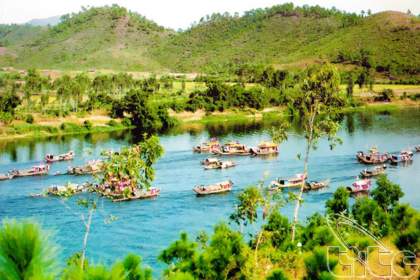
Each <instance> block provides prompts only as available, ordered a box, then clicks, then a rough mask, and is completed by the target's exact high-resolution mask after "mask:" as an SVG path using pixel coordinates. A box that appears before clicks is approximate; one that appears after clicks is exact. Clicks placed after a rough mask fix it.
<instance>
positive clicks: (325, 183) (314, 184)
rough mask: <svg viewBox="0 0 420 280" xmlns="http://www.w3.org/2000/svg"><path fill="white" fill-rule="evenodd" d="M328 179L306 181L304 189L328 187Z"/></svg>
mask: <svg viewBox="0 0 420 280" xmlns="http://www.w3.org/2000/svg"><path fill="white" fill-rule="evenodd" d="M329 184H330V180H324V181H311V182H307V183H306V184H305V187H304V189H303V190H304V191H316V190H320V189H323V188H326V187H328V185H329Z"/></svg>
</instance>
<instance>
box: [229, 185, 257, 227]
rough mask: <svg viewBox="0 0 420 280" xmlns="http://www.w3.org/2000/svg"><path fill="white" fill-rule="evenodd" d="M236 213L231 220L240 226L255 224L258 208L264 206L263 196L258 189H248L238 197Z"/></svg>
mask: <svg viewBox="0 0 420 280" xmlns="http://www.w3.org/2000/svg"><path fill="white" fill-rule="evenodd" d="M238 200H239V202H238V205H237V207H236V211H235V212H234V213H233V214H232V215H231V216H230V219H231V220H232V221H234V222H236V223H237V224H238V225H239V224H241V223H244V224H245V225H246V224H247V223H250V224H252V223H254V222H255V221H256V220H257V218H258V212H257V210H258V208H259V207H260V206H261V205H262V204H263V196H262V195H261V192H260V190H259V189H258V188H257V187H248V188H246V189H245V190H244V191H243V192H241V193H240V194H239V196H238Z"/></svg>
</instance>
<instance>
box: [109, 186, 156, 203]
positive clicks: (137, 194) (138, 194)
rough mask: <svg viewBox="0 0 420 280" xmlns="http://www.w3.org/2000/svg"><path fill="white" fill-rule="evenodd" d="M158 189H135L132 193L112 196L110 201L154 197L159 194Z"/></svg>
mask: <svg viewBox="0 0 420 280" xmlns="http://www.w3.org/2000/svg"><path fill="white" fill-rule="evenodd" d="M159 194H160V189H158V188H150V189H149V190H135V191H134V195H131V196H128V197H122V198H114V199H113V200H112V202H123V201H130V200H137V199H147V198H154V197H157V196H159Z"/></svg>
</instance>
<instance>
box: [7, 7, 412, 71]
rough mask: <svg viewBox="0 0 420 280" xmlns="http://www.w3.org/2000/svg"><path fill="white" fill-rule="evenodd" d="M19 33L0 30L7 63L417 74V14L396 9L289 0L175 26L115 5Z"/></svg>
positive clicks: (155, 69) (61, 66)
mask: <svg viewBox="0 0 420 280" xmlns="http://www.w3.org/2000/svg"><path fill="white" fill-rule="evenodd" d="M22 28H23V27H22ZM25 28H30V27H27V26H26V27H25ZM32 28H35V27H32ZM17 30H19V28H17ZM34 30H35V29H34ZM40 30H41V31H40ZM14 32H17V31H16V30H15V31H11V32H9V33H8V34H6V35H4V33H2V32H1V29H0V42H1V44H3V48H2V49H1V52H0V64H1V65H3V66H6V65H7V66H9V65H11V66H16V67H30V66H32V67H40V68H65V69H89V68H112V69H116V70H146V71H158V70H169V71H182V72H193V71H207V72H209V71H210V72H211V71H222V70H226V69H229V67H232V65H238V64H244V63H250V64H272V65H274V66H288V67H293V66H301V65H305V64H308V63H312V62H313V61H315V60H318V59H327V60H330V61H334V62H337V63H341V64H343V65H349V64H350V65H352V64H361V63H369V64H372V66H373V67H374V68H376V69H377V70H379V71H391V72H396V73H399V74H419V73H420V20H419V18H418V17H415V16H412V15H410V14H406V13H399V12H383V13H379V14H374V15H370V14H369V15H368V14H365V15H356V14H350V13H344V12H341V11H337V10H335V9H324V8H320V7H318V6H316V7H308V6H304V7H294V6H293V5H292V4H284V5H278V6H274V7H271V8H267V9H257V10H252V11H249V12H246V13H245V14H244V15H242V16H239V15H229V14H213V15H211V16H207V17H205V18H202V19H201V20H200V21H199V23H197V24H194V25H193V26H192V27H191V28H189V29H188V30H185V31H182V32H174V31H171V30H168V29H165V28H163V27H161V26H158V25H157V24H156V23H154V22H151V21H149V20H147V19H145V18H144V17H142V16H140V15H138V14H134V13H131V12H129V11H127V10H126V9H124V8H121V7H118V6H113V7H103V8H92V9H89V10H83V11H82V12H80V13H79V14H76V15H72V16H67V17H64V18H63V19H62V22H61V23H60V24H58V25H57V26H54V27H50V28H44V29H39V28H38V29H37V32H35V35H31V36H30V37H31V38H30V39H27V37H26V36H21V40H17V39H16V36H14ZM9 38H13V40H10V39H9ZM367 57H368V60H369V61H364V62H363V61H362V60H363V59H366V58H367Z"/></svg>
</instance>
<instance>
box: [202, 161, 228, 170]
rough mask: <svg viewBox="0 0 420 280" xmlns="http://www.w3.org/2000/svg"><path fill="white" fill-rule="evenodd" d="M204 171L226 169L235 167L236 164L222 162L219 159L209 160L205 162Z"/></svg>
mask: <svg viewBox="0 0 420 280" xmlns="http://www.w3.org/2000/svg"><path fill="white" fill-rule="evenodd" d="M202 163H203V165H204V169H205V170H209V169H225V168H229V167H234V166H235V165H236V164H235V163H234V162H233V161H230V160H228V161H221V160H219V159H217V158H207V159H205V160H204V161H203V162H202Z"/></svg>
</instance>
